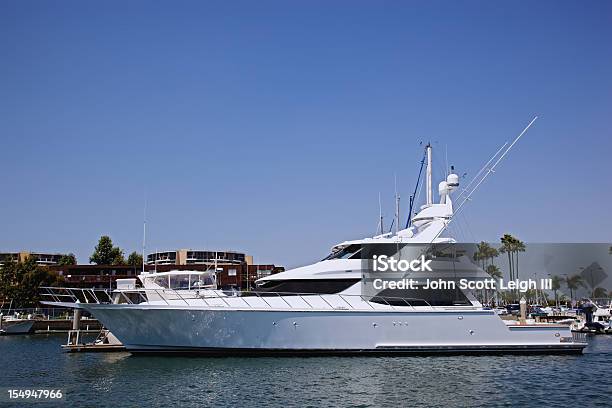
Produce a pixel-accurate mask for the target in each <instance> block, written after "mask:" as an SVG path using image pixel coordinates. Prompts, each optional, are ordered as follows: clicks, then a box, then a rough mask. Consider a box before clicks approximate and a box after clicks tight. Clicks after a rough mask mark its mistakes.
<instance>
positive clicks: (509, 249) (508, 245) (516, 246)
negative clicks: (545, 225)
mask: <svg viewBox="0 0 612 408" xmlns="http://www.w3.org/2000/svg"><path fill="white" fill-rule="evenodd" d="M500 241H501V248H500V250H499V252H501V253H505V254H507V255H508V269H509V270H510V280H515V279H518V278H519V256H518V254H519V252H525V243H523V241H521V240H519V239H517V238H515V237H513V236H512V235H510V234H504V236H503V237H501V238H500ZM516 293H517V295H518V292H516Z"/></svg>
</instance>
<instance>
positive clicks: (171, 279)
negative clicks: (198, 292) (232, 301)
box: [146, 273, 217, 290]
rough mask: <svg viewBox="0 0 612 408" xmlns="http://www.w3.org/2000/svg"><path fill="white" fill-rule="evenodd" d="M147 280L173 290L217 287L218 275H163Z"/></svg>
mask: <svg viewBox="0 0 612 408" xmlns="http://www.w3.org/2000/svg"><path fill="white" fill-rule="evenodd" d="M146 282H152V283H154V284H155V285H157V286H160V287H162V288H164V289H172V290H193V289H204V288H206V289H211V288H212V289H216V288H217V277H216V276H215V274H214V273H202V274H181V275H162V276H155V277H149V278H147V280H146Z"/></svg>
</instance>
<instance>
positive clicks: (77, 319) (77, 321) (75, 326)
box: [72, 309, 81, 330]
mask: <svg viewBox="0 0 612 408" xmlns="http://www.w3.org/2000/svg"><path fill="white" fill-rule="evenodd" d="M80 325H81V309H74V316H73V317H72V330H79V327H80Z"/></svg>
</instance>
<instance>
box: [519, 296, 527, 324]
mask: <svg viewBox="0 0 612 408" xmlns="http://www.w3.org/2000/svg"><path fill="white" fill-rule="evenodd" d="M519 304H520V306H521V324H525V321H526V320H527V301H526V300H525V297H522V298H521V301H520V302H519Z"/></svg>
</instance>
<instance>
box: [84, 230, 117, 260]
mask: <svg viewBox="0 0 612 408" xmlns="http://www.w3.org/2000/svg"><path fill="white" fill-rule="evenodd" d="M89 262H90V263H95V264H97V265H124V264H125V259H124V258H123V251H122V250H121V249H120V248H119V247H115V246H113V241H112V240H111V239H110V237H109V236H107V235H103V236H101V237H100V240H99V241H98V245H96V248H95V249H94V252H93V254H92V255H91V256H90V257H89Z"/></svg>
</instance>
